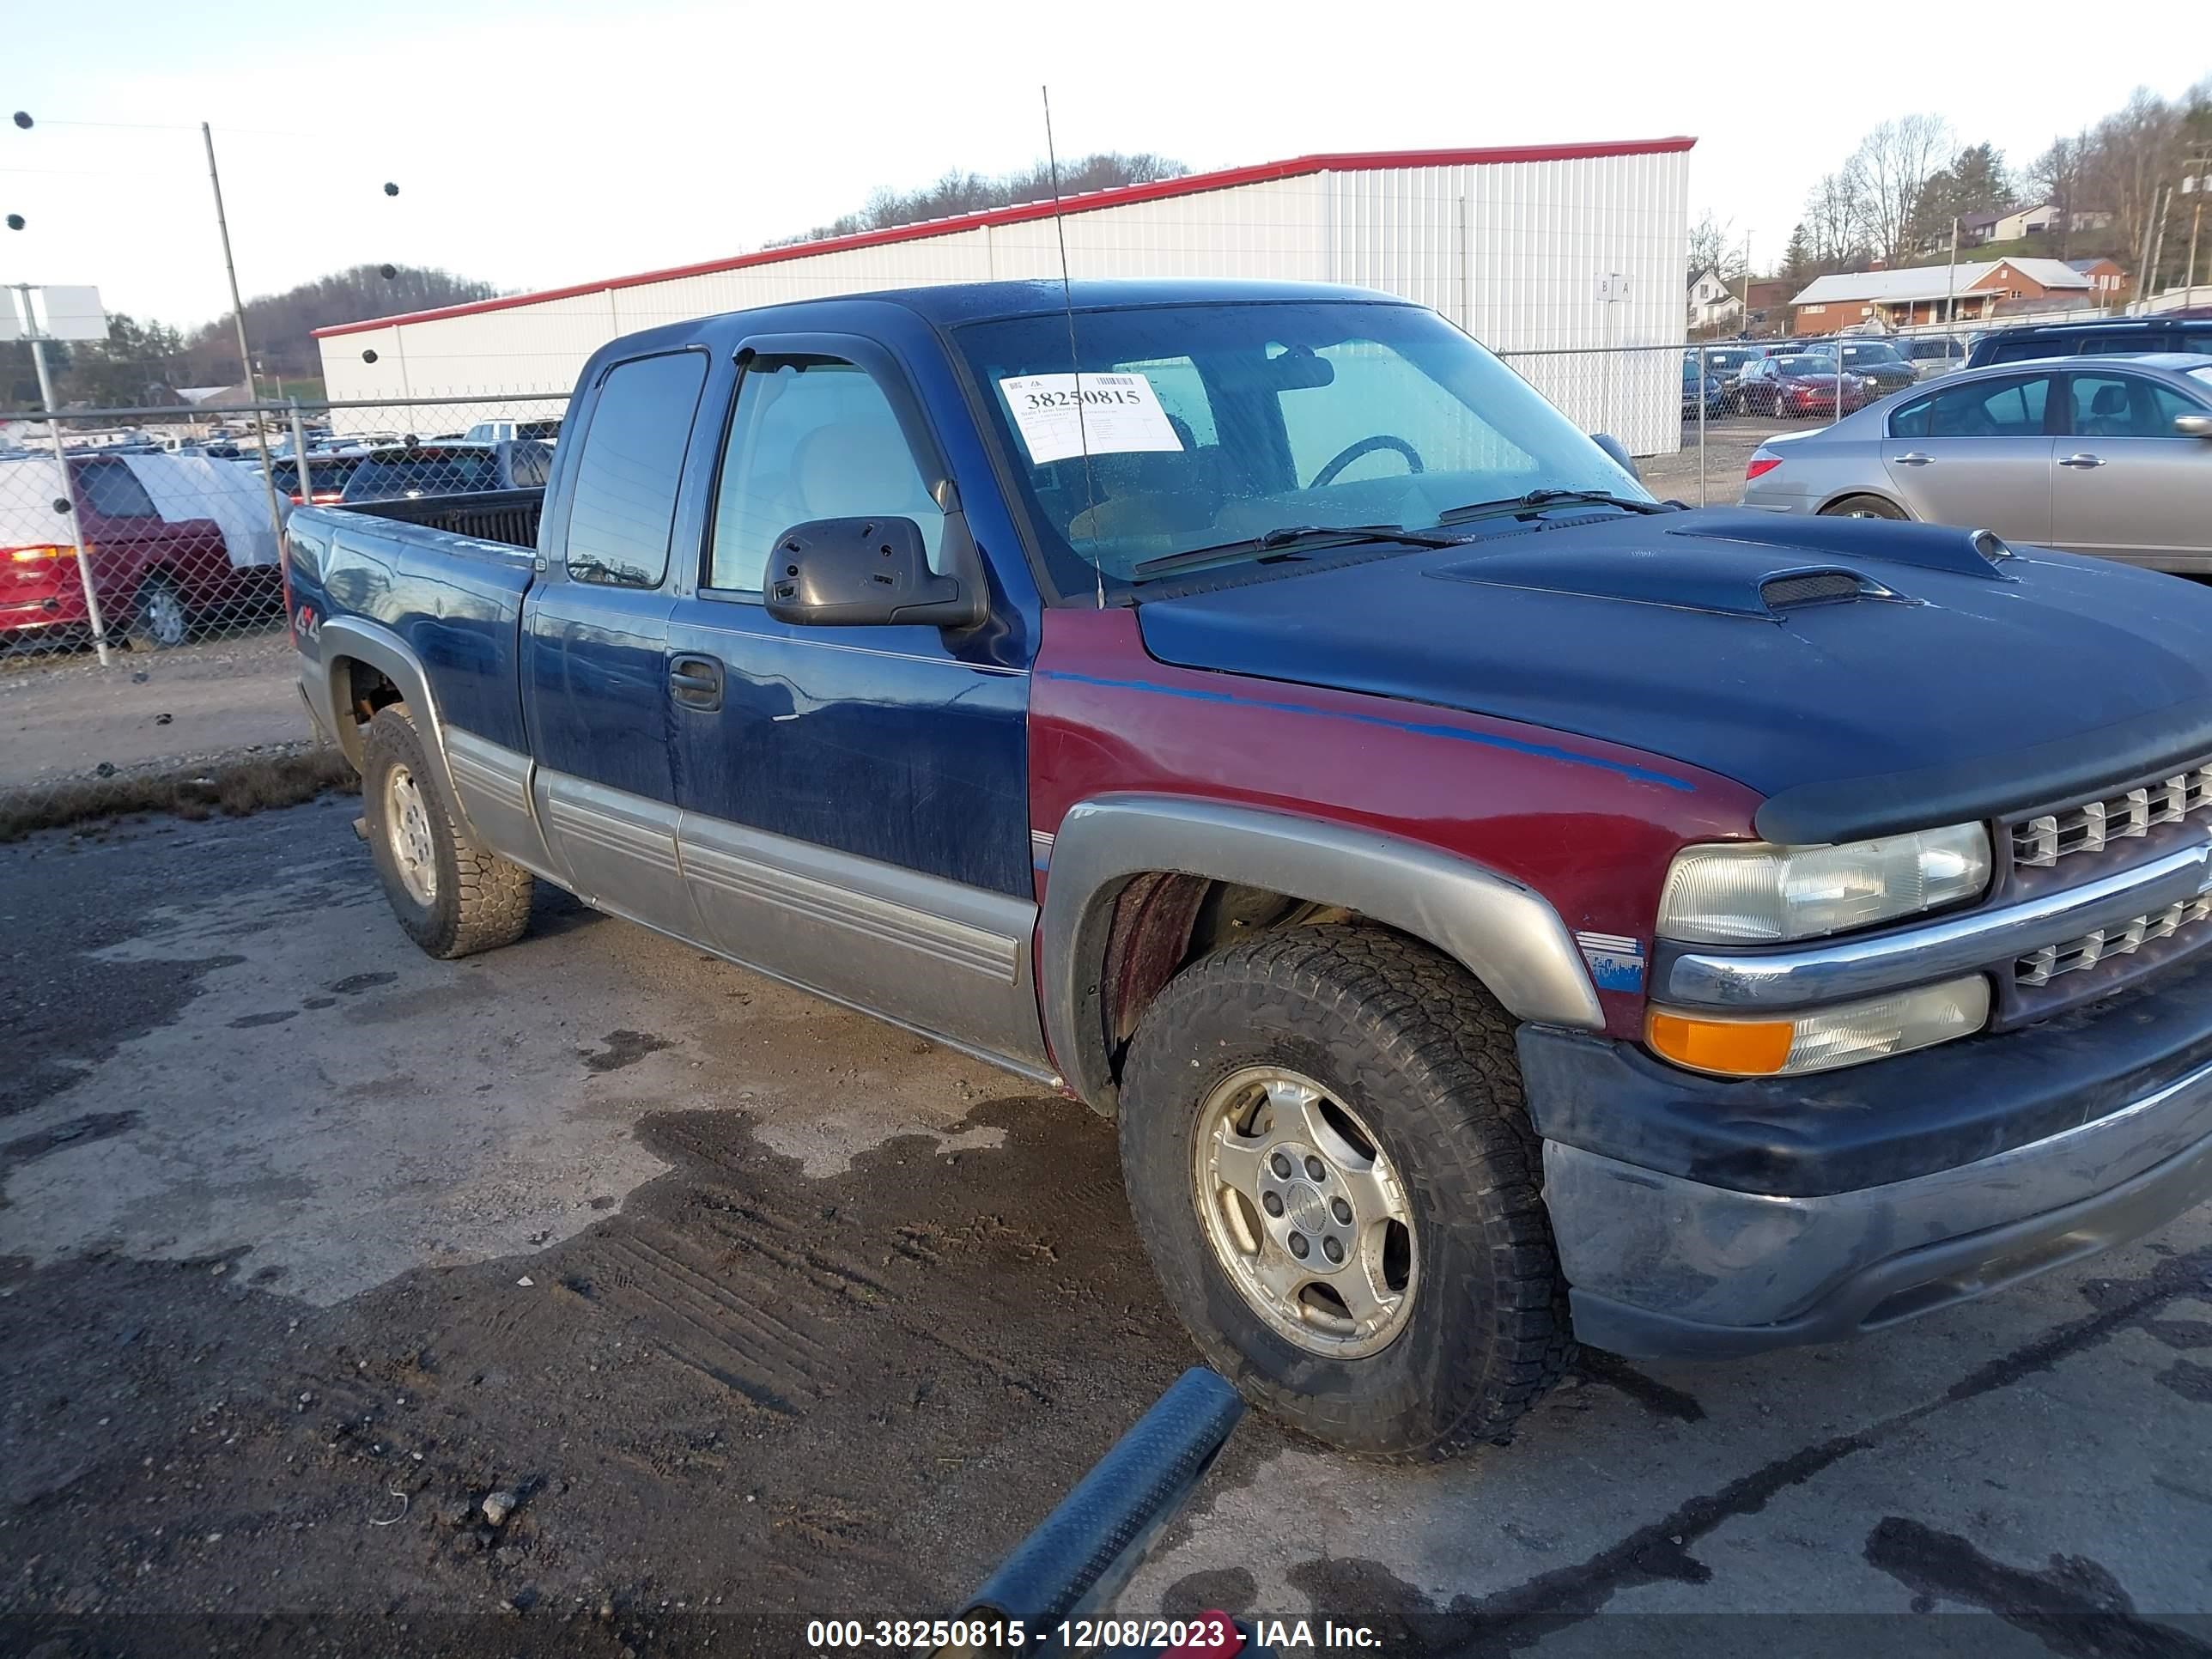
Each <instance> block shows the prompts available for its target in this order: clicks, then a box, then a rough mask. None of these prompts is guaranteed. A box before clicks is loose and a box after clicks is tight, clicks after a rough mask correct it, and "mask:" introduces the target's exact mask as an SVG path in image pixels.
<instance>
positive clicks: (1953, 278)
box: [1943, 213, 1959, 328]
mask: <svg viewBox="0 0 2212 1659" xmlns="http://www.w3.org/2000/svg"><path fill="white" fill-rule="evenodd" d="M1958 293H1959V216H1958V215H1956V214H1955V213H1954V214H1953V215H1952V216H1951V264H1950V269H1948V270H1946V271H1945V272H1944V273H1943V326H1944V327H1946V328H1948V327H1950V326H1951V319H1952V317H1953V315H1954V312H1955V308H1956V307H1957V304H1958Z"/></svg>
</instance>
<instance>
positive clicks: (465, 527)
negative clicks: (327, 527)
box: [339, 489, 545, 548]
mask: <svg viewBox="0 0 2212 1659" xmlns="http://www.w3.org/2000/svg"><path fill="white" fill-rule="evenodd" d="M544 507H545V492H544V489H488V490H484V491H483V492H481V493H479V494H477V495H417V496H415V497H413V498H411V499H402V500H398V501H361V502H357V503H351V504H349V505H347V506H345V507H342V508H340V509H339V510H340V511H342V512H346V513H367V514H368V515H369V516H370V517H372V518H378V519H392V520H398V522H399V523H401V524H419V525H428V526H429V527H430V528H432V529H434V530H444V531H448V532H452V533H453V534H454V535H456V536H473V537H475V538H477V540H479V541H487V542H506V543H507V544H509V545H510V546H513V547H532V548H534V547H536V546H537V545H538V517H539V515H540V513H543V511H544Z"/></svg>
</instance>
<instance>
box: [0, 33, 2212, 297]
mask: <svg viewBox="0 0 2212 1659" xmlns="http://www.w3.org/2000/svg"><path fill="white" fill-rule="evenodd" d="M11 11H12V16H11V18H10V21H9V22H8V24H7V25H6V27H5V29H4V33H0V40H4V41H5V49H4V52H0V113H4V112H10V111H14V110H17V109H22V110H27V111H28V112H30V113H31V114H32V115H33V118H35V119H36V121H37V125H35V126H34V127H33V130H32V131H28V132H25V131H20V130H18V129H17V128H16V127H15V125H12V124H10V125H4V126H0V214H5V213H20V214H21V215H22V216H24V218H25V219H26V220H27V222H28V223H27V228H26V229H25V230H23V231H21V232H9V231H7V230H5V229H4V228H0V282H22V281H32V282H47V283H97V284H99V285H100V288H101V289H102V290H103V292H104V295H105V296H106V301H107V303H108V306H109V307H110V309H112V310H124V311H129V312H131V313H134V314H136V315H137V316H138V317H140V318H141V319H144V318H146V317H148V316H153V317H157V318H160V319H162V320H164V321H169V322H173V323H177V324H179V325H190V324H191V323H195V322H198V321H201V320H204V319H208V318H210V317H213V316H215V315H216V314H218V313H220V312H221V311H222V310H223V309H224V307H226V305H227V303H228V302H227V300H226V298H225V289H224V286H223V274H222V256H221V250H220V247H219V246H218V244H217V242H216V236H215V231H214V225H213V216H212V213H211V210H210V203H209V194H208V181H207V175H206V167H205V160H204V155H203V153H202V151H201V148H200V137H199V132H198V130H197V123H198V122H200V121H201V120H208V121H210V122H212V123H213V124H214V125H215V129H216V143H217V145H218V147H219V154H220V159H221V161H222V173H223V185H224V190H225V193H226V196H227V198H228V207H229V210H230V219H231V228H232V234H233V238H234V244H235V247H236V252H237V257H238V265H239V280H240V283H241V285H242V286H243V287H244V289H245V290H246V293H247V295H255V294H263V293H271V292H275V291H276V290H279V289H284V288H287V287H289V286H290V285H291V284H293V283H297V282H300V281H301V280H303V279H305V278H307V277H311V276H318V275H320V274H321V273H323V272H325V271H328V270H335V269H337V268H340V267H343V266H345V265H349V264H359V263H362V262H363V261H374V262H383V261H386V260H392V261H398V262H408V263H417V264H435V265H443V266H446V267H447V268H448V269H450V270H456V271H459V272H461V273H463V274H465V275H468V276H477V277H482V278H483V279H485V280H487V281H490V282H493V283H498V284H499V285H500V286H501V287H502V288H510V289H515V288H539V287H545V286H550V285H554V284H559V283H570V282H576V281H582V280H586V279H589V278H592V277H597V276H616V275H621V274H623V273H626V272H629V271H635V270H647V269H649V268H653V267H655V266H660V265H667V264H684V263H687V262H690V261H693V260H699V259H706V258H715V257H717V256H720V255H725V254H729V253H734V252H743V251H744V250H745V249H747V248H749V247H752V246H757V245H758V244H759V243H760V242H762V241H763V240H768V239H769V238H772V237H775V236H778V235H782V234H791V233H793V232H796V231H799V230H802V229H804V228H806V227H808V226H809V225H811V224H815V223H817V222H821V221H823V220H826V219H829V218H832V217H835V216H836V215H837V214H839V213H841V212H843V211H846V210H849V209H852V208H854V207H857V206H858V205H860V203H861V202H862V201H863V200H864V199H865V197H866V195H867V193H868V191H870V190H871V189H872V188H873V187H874V186H876V185H901V186H911V185H918V184H922V183H925V182H927V181H928V180H930V179H933V178H935V177H936V176H937V175H938V174H939V173H943V172H944V171H945V170H946V169H947V168H951V167H967V168H974V169H975V170H978V171H982V172H998V171H1004V170H1006V169H1010V168H1012V167H1020V166H1023V165H1024V164H1026V163H1028V162H1029V161H1031V160H1033V159H1035V158H1036V157H1037V156H1039V155H1041V154H1042V149H1043V144H1042V125H1041V122H1040V118H1039V113H1038V100H1037V87H1038V84H1039V83H1040V82H1050V84H1051V87H1052V94H1053V110H1054V119H1055V124H1056V125H1057V128H1058V136H1059V140H1060V151H1061V154H1062V155H1071V154H1076V153H1080V152H1083V151H1087V150H1092V149H1125V150H1127V149H1151V150H1155V151H1158V152H1161V153H1163V154H1165V155H1171V156H1173V157H1175V158H1176V159H1178V160H1180V161H1184V162H1186V163H1187V164H1188V165H1189V166H1190V167H1194V168H1197V169H1206V168H1211V167H1227V166H1234V165H1237V164H1239V163H1243V162H1251V161H1270V160H1275V159H1279V158H1281V157H1285V156H1291V155H1302V154H1305V153H1308V152H1311V151H1317V150H1346V149H1410V148H1418V147H1434V146H1454V145H1471V144H1513V143H1542V142H1547V141H1559V140H1575V139H1609V138H1643V137H1662V136H1665V135H1668V134H1673V133H1687V134H1690V135H1692V136H1694V137H1696V138H1697V139H1698V141H1699V142H1698V146H1697V149H1695V150H1694V151H1693V152H1692V174H1691V196H1690V199H1691V210H1692V216H1695V215H1697V214H1698V213H1700V212H1702V211H1703V210H1705V209H1707V208H1711V210H1713V212H1714V213H1715V215H1716V216H1717V217H1719V218H1720V219H1722V220H1723V221H1725V222H1729V223H1730V224H1731V225H1732V227H1733V230H1734V234H1735V235H1736V236H1737V237H1738V238H1739V239H1740V238H1741V237H1742V236H1744V235H1746V234H1748V235H1749V236H1750V237H1751V239H1752V251H1753V258H1754V260H1755V261H1756V262H1757V263H1758V264H1759V265H1761V266H1762V267H1763V266H1765V264H1767V263H1768V262H1769V261H1770V260H1771V258H1773V256H1774V255H1775V254H1776V252H1778V250H1779V248H1780V247H1781V245H1782V243H1783V241H1784V239H1785V238H1786V237H1787V236H1788V234H1789V230H1790V225H1791V223H1792V222H1794V221H1795V219H1796V217H1797V214H1798V209H1799V206H1800V204H1801V203H1802V200H1803V197H1804V194H1805V191H1806V188H1807V187H1808V185H1810V184H1811V183H1812V181H1813V180H1814V179H1815V178H1816V177H1817V176H1818V175H1819V174H1820V173H1822V172H1823V171H1825V170H1826V169H1828V168H1831V167H1834V166H1836V165H1837V164H1838V162H1839V161H1841V160H1842V158H1843V157H1844V155H1845V154H1847V153H1848V152H1849V150H1850V149H1851V147H1852V146H1853V144H1854V143H1857V139H1858V137H1859V136H1860V135H1861V134H1862V133H1863V131H1865V130H1866V129H1867V128H1868V127H1869V126H1870V125H1873V124H1874V123H1875V122H1877V121H1880V120H1881V119H1883V118H1886V117H1888V116H1892V115H1899V114H1903V113H1906V112H1912V111H1916V110H1928V111H1933V112H1939V113H1941V114H1942V115H1944V116H1946V117H1948V118H1949V119H1950V120H1951V122H1952V123H1953V124H1954V125H1955V127H1956V128H1957V129H1958V131H1959V134H1960V137H1961V139H1962V141H1966V142H1972V141H1975V140H1978V139H1984V138H1986V139H1988V140H1990V141H1991V142H1993V143H1996V144H1997V145H1999V146H2000V147H2001V148H2002V149H2003V150H2004V151H2005V152H2006V154H2007V155H2008V157H2009V158H2010V159H2011V160H2012V161H2015V162H2016V163H2025V162H2026V161H2028V160H2030V159H2031V158H2032V157H2033V155H2035V154H2036V153H2037V152H2038V151H2039V150H2040V149H2042V148H2043V146H2044V145H2045V143H2048V142H2049V141H2050V139H2051V136H2052V135H2053V134H2054V133H2055V132H2057V131H2073V130H2074V129H2075V128H2077V127H2079V126H2080V125H2081V124H2083V123H2085V122H2087V121H2092V120H2094V119H2095V118H2097V117H2098V116H2100V115H2101V114H2103V113H2104V112H2106V111H2107V110H2109V109H2111V108H2112V107H2114V106H2117V105H2118V104H2119V103H2120V102H2121V101H2122V100H2124V99H2125V98H2126V96H2127V94H2128V93H2129V92H2130V89H2131V88H2133V87H2134V86H2136V84H2137V83H2138V82H2148V84H2149V85H2150V86H2151V87H2152V88H2154V89H2155V90H2156V91H2158V92H2160V93H2161V94H2166V95H2168V96H2172V95H2174V94H2178V93H2179V92H2180V91H2181V90H2182V89H2183V88H2185V87H2186V86H2188V85H2189V84H2190V83H2191V82H2192V81H2194V80H2195V79H2197V77H2198V76H2202V75H2203V74H2204V73H2205V72H2206V71H2207V70H2212V41H2208V40H2207V37H2206V34H2205V32H2204V18H2205V13H2204V8H2203V0H2141V3H2137V4H2136V5H2134V6H2132V7H2130V8H2129V9H2128V10H2127V13H2126V18H2125V23H2124V31H2123V36H2122V38H2124V40H2127V41H2130V42H2133V43H2136V44H2137V45H2138V46H2139V45H2141V44H2142V43H2143V42H2148V41H2158V42H2162V43H2165V44H2164V45H2163V46H2161V47H2160V49H2159V50H2157V51H2154V52H2146V51H2140V50H2124V51H2111V52H2104V51H2096V50H2092V49H2088V43H2085V42H2083V41H2082V40H2079V39H2076V40H2074V41H2072V42H2070V43H2069V42H2068V41H2066V40H2063V39H2061V38H2060V37H2059V33H2058V31H2059V27H2060V26H2059V23H2058V19H2057V16H2056V15H2053V16H2051V18H2049V19H2048V20H2047V21H2043V22H2038V21H2033V20H2032V17H2031V15H2030V14H2029V13H2026V12H2022V11H2019V10H2015V11H2013V12H2011V13H2009V14H2007V13H2004V12H2002V11H2000V12H1996V13H1989V14H1977V15H1975V16H1974V17H1973V19H1972V21H1971V23H1966V21H1965V18H1966V15H1965V14H1960V18H1961V21H1962V27H1960V29H1959V30H1958V31H1957V32H1956V33H1952V34H1949V35H1943V34H1942V33H1940V31H1938V32H1937V33H1934V34H1931V33H1929V28H1928V27H1927V24H1928V21H1929V20H1931V19H1932V18H1934V16H1935V15H1936V14H1934V13H1925V12H1920V11H1912V10H1909V9H1908V10H1906V11H1893V12H1890V13H1884V12H1882V11H1881V9H1879V8H1877V9H1873V10H1862V11H1860V12H1857V13H1855V14H1853V15H1854V16H1855V17H1856V18H1857V35H1858V37H1859V38H1858V39H1857V40H1856V41H1854V42H1850V43H1844V42H1838V41H1837V40H1834V39H1833V36H1834V34H1835V31H1834V30H1833V29H1832V28H1831V27H1826V26H1823V27H1820V28H1818V29H1816V30H1814V31H1812V33H1814V34H1817V35H1819V36H1820V37H1822V38H1821V39H1820V40H1817V41H1815V42H1814V43H1813V44H1811V45H1809V46H1806V45H1801V44H1800V42H1799V38H1798V35H1799V32H1798V30H1797V29H1796V27H1795V20H1796V17H1797V16H1798V14H1797V13H1796V12H1794V11H1791V10H1789V9H1782V10H1778V9H1775V8H1772V7H1771V6H1770V7H1742V8H1733V9H1732V8H1725V7H1723V8H1711V7H1696V6H1684V5H1679V4H1676V5H1665V4H1655V3H1650V0H1644V3H1635V4H1621V3H1614V0H1584V3H1581V4H1552V5H1537V6H1525V7H1519V6H1516V7H1511V8H1506V7H1500V6H1495V5H1490V6H1486V5H1470V4H1466V3H1449V4H1435V3H1428V0H1397V3H1395V4H1392V5H1389V6H1387V7H1381V8H1376V7H1364V8H1363V7H1357V6H1346V5H1344V4H1341V3H1335V4H1330V5H1305V4H1301V3H1281V0H1279V3H1274V4H1270V5H1267V6H1265V7H1261V6H1258V5H1251V4H1248V5H1243V6H1238V7H1233V8H1232V7H1219V6H1217V7H1208V6H1206V5H1204V4H1202V3H1193V0H1182V3H1176V4H1154V3H1150V0H1115V3H1113V4H1111V5H1107V6H1091V5H1061V6H1058V7H1053V6H1045V5H1039V4H1035V3H1030V4H1009V5H1003V6H1001V5H997V4H992V5H980V4H970V5H969V6H966V7H964V8H960V7H954V8H944V7H937V6H924V5H916V4H912V3H903V4H896V5H871V6H864V7H861V6H839V5H836V4H822V3H813V4H783V5H777V6H773V7H757V6H739V5H735V4H728V5H723V6H716V7H703V8H690V7H686V6H684V5H681V4H675V3H664V0H618V3H608V0H600V3H594V4H583V3H577V0H532V3H529V4H514V3H507V0H439V3H427V0H377V3H374V4H363V3H355V4H348V3H345V0H336V3H323V4H316V5H308V6H300V7H296V8H295V7H289V6H287V7H277V6H273V5H267V4H263V5H242V4H233V3H224V0H200V3H194V4H179V3H176V0H157V3H148V0H98V3H94V4H78V5H70V4H54V3H47V4H41V5H35V6H34V5H30V4H23V5H21V6H17V7H14V8H11ZM1885 18H1887V20H1888V24H1886V23H1885V21H1884V20H1885ZM1830 21H1834V20H1830ZM2015 23H2016V24H2017V25H2018V27H2017V28H2014V27H2009V26H2010V25H2013V24H2015ZM1889 24H1893V26H1894V27H1889V26H1888V25H1889ZM2192 39H2193V40H2197V41H2198V42H2199V43H2200V45H2202V46H2204V47H2205V50H2204V52H2203V54H2202V58H2203V61H2196V62H2191V61H2186V60H2185V55H2184V54H2182V53H2179V52H2175V51H2173V50H2172V47H2173V46H2175V45H2177V44H2181V43H2185V42H2186V41H2188V40H2192ZM2167 66H2170V67H2167ZM387 179H389V180H391V181H393V182H396V183H397V184H398V185H399V186H400V193H399V195H398V197H386V196H385V195H384V193H383V191H382V185H384V183H385V182H386V180H387Z"/></svg>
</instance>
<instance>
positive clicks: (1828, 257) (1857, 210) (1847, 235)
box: [1798, 167, 1867, 271]
mask: <svg viewBox="0 0 2212 1659" xmlns="http://www.w3.org/2000/svg"><path fill="white" fill-rule="evenodd" d="M1798 228H1799V229H1800V230H1802V232H1803V233H1804V237H1805V246H1806V251H1807V252H1808V253H1809V254H1810V255H1811V258H1812V263H1813V265H1814V268H1815V270H1816V271H1830V270H1845V269H1847V268H1849V267H1850V266H1852V265H1857V264H1863V263H1864V262H1865V259H1866V252H1867V204H1866V187H1865V185H1864V184H1863V181H1862V180H1861V179H1859V177H1858V176H1857V173H1856V172H1855V171H1854V170H1853V169H1852V168H1851V167H1844V168H1843V169H1842V170H1841V171H1840V172H1837V173H1823V174H1821V176H1820V183H1818V184H1816V185H1814V186H1813V189H1812V193H1811V194H1809V195H1808V196H1807V197H1806V198H1805V217H1804V218H1803V220H1802V221H1801V222H1800V223H1799V226H1798Z"/></svg>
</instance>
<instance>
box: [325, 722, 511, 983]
mask: <svg viewBox="0 0 2212 1659" xmlns="http://www.w3.org/2000/svg"><path fill="white" fill-rule="evenodd" d="M361 793H362V803H363V805H364V806H365V808H366V811H365V812H364V814H363V816H364V817H365V818H366V819H367V821H368V846H369V852H370V854H371V856H372V857H373V858H374V860H375V862H376V873H377V876H378V878H379V879H380V880H381V881H382V882H383V884H384V896H385V897H386V899H387V900H388V901H390V902H391V905H392V914H393V915H396V916H398V918H399V925H400V926H401V927H404V928H405V929H406V930H407V936H408V937H409V938H410V939H413V940H414V941H415V943H416V944H417V945H421V946H422V949H423V950H425V951H428V952H429V954H430V955H432V956H434V957H441V958H444V959H447V960H451V959H452V958H453V957H465V956H472V955H474V954H475V953H476V952H477V951H489V950H492V949H495V948H496V947H497V946H499V945H512V944H513V943H514V941H515V940H516V939H520V938H521V937H522V935H523V933H524V931H525V930H526V929H527V928H528V927H529V926H530V897H531V888H532V878H531V874H530V872H528V871H527V870H525V869H524V868H522V866H520V865H517V864H510V863H509V862H507V860H505V859H503V858H501V857H500V856H499V854H496V853H493V852H489V851H487V850H486V849H485V848H482V847H480V846H478V845H477V841H476V838H475V837H474V836H471V834H470V833H469V832H468V830H467V829H465V828H463V827H462V823H461V817H460V814H459V812H458V811H455V810H454V809H453V805H452V803H450V802H449V801H447V799H446V797H445V794H444V793H443V792H442V790H441V788H440V787H439V785H438V782H437V780H436V777H435V775H434V774H433V773H432V771H431V769H430V765H429V757H428V752H427V751H426V750H425V748H424V746H423V743H422V733H421V732H418V731H416V727H415V721H414V718H413V716H412V715H410V714H409V713H408V712H407V705H406V704H405V703H404V702H403V703H391V704H387V705H386V707H384V708H380V709H378V710H377V711H376V716H375V718H374V720H370V721H369V723H368V741H367V743H366V745H365V750H364V753H363V756H362V779H361Z"/></svg>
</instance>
